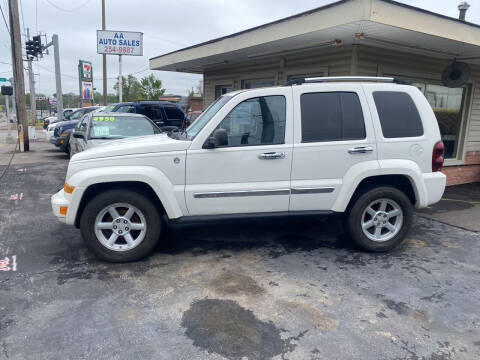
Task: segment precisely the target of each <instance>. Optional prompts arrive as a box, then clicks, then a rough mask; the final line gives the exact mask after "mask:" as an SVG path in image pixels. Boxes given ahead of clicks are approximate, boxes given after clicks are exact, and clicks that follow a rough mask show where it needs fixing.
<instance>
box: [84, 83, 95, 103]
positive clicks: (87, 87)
mask: <svg viewBox="0 0 480 360" xmlns="http://www.w3.org/2000/svg"><path fill="white" fill-rule="evenodd" d="M82 99H83V100H92V99H93V83H92V82H91V81H82Z"/></svg>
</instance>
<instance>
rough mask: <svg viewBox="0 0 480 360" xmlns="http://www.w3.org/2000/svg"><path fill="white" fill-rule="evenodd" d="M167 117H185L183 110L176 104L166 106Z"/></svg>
mask: <svg viewBox="0 0 480 360" xmlns="http://www.w3.org/2000/svg"><path fill="white" fill-rule="evenodd" d="M163 109H164V110H165V114H166V115H167V119H183V112H182V110H180V109H179V108H177V107H175V106H164V107H163Z"/></svg>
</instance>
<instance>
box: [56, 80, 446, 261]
mask: <svg viewBox="0 0 480 360" xmlns="http://www.w3.org/2000/svg"><path fill="white" fill-rule="evenodd" d="M99 121H102V119H101V117H99ZM106 121H108V122H110V123H109V124H108V127H107V126H106V131H108V128H109V127H110V128H111V126H112V124H111V122H112V121H115V119H114V117H113V118H112V117H111V116H109V117H108V118H106ZM106 125H107V124H106ZM443 151H444V146H443V143H442V142H441V140H440V131H439V128H438V125H437V121H436V118H435V115H434V113H433V111H432V109H431V107H430V105H429V103H428V102H427V100H426V99H425V97H424V96H423V95H422V93H421V92H420V91H419V90H418V89H417V88H415V87H413V86H409V85H406V84H405V82H404V81H401V80H397V79H394V78H362V77H343V78H311V79H298V80H295V81H292V82H289V83H287V84H285V86H279V87H270V88H260V89H253V90H242V91H234V92H231V93H228V94H226V95H223V96H222V97H220V98H219V99H217V100H216V101H215V102H214V103H213V104H212V105H210V106H209V107H208V108H207V109H206V110H205V111H204V112H203V113H202V114H201V116H200V117H199V118H197V119H196V120H195V122H194V123H193V124H192V125H190V127H188V129H186V131H177V132H170V133H168V134H167V133H162V134H159V135H151V136H146V137H140V138H132V139H125V140H117V141H112V142H109V143H107V144H105V145H102V146H98V147H96V148H93V149H90V150H87V151H84V152H81V153H79V154H76V155H75V156H73V158H72V159H71V161H70V164H69V166H68V171H67V175H66V182H65V185H64V188H63V189H62V190H60V191H59V192H58V193H56V194H55V195H53V196H52V200H51V202H52V208H53V212H54V214H55V215H56V216H57V217H58V218H59V219H60V220H62V221H63V222H65V223H67V224H70V225H75V226H77V227H79V228H80V230H81V234H82V237H83V238H84V240H85V241H86V242H87V244H88V245H89V246H90V247H91V249H92V250H93V251H94V252H95V253H96V254H97V255H98V256H99V257H100V258H102V259H104V260H106V261H112V262H121V261H133V260H137V259H140V258H142V257H144V256H146V255H147V254H149V253H150V252H151V251H152V249H153V248H154V246H155V245H156V243H157V242H158V241H159V238H160V233H161V231H162V226H163V225H162V221H161V219H162V217H163V216H165V217H166V218H167V219H168V220H169V221H174V220H175V221H184V220H192V219H197V220H198V219H202V220H206V219H208V218H217V219H218V217H219V216H222V217H225V216H228V217H234V216H239V217H240V216H241V217H245V216H258V215H260V214H263V215H281V214H285V215H290V214H335V213H344V218H345V228H346V231H347V232H348V234H349V236H350V237H351V238H352V239H353V240H354V241H355V242H356V243H357V244H358V245H359V246H360V247H362V248H364V249H367V250H371V251H387V250H390V249H392V248H394V247H395V246H397V245H398V244H400V243H401V242H402V241H403V239H404V238H405V236H406V234H407V232H408V230H409V228H410V227H411V224H412V212H413V207H416V208H422V207H426V206H428V205H430V204H433V203H435V202H437V201H439V200H440V198H441V196H442V194H443V191H444V189H445V182H446V178H445V175H444V174H442V173H441V172H440V170H441V168H442V166H443Z"/></svg>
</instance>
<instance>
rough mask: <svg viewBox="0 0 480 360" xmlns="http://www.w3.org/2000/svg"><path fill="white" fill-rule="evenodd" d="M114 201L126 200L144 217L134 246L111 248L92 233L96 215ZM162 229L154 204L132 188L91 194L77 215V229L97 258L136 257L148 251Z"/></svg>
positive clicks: (112, 259) (126, 259)
mask: <svg viewBox="0 0 480 360" xmlns="http://www.w3.org/2000/svg"><path fill="white" fill-rule="evenodd" d="M114 203H128V204H130V205H133V206H134V207H136V208H137V209H138V210H140V211H141V212H142V213H143V215H144V216H145V219H146V225H147V229H146V234H145V237H144V239H143V240H142V241H141V242H140V243H139V244H138V245H137V246H136V247H134V248H132V249H130V250H126V251H115V250H111V249H109V248H107V247H105V246H104V245H102V243H101V242H100V241H99V240H98V238H97V236H96V234H95V220H96V217H97V215H98V214H99V213H100V212H101V211H102V209H104V208H105V207H107V206H108V205H111V204H114ZM162 229H163V225H162V221H161V214H160V212H159V211H158V209H157V207H156V206H155V204H154V203H153V202H152V201H151V200H149V199H148V198H147V197H145V196H144V195H143V194H140V193H138V192H136V191H132V190H127V189H120V188H117V189H112V190H108V191H105V192H102V193H100V194H98V195H97V196H95V197H93V198H92V199H91V200H90V201H89V202H88V204H87V205H86V206H85V209H84V210H83V213H82V216H81V219H80V231H81V234H82V238H83V239H84V240H85V242H86V243H87V245H88V246H89V247H90V249H92V251H93V252H94V253H95V255H97V256H98V257H99V258H100V259H102V260H104V261H108V262H130V261H137V260H140V259H142V258H144V257H145V256H147V255H149V254H150V253H151V252H152V250H153V249H154V248H155V246H156V245H157V243H158V241H159V239H160V234H161V231H162Z"/></svg>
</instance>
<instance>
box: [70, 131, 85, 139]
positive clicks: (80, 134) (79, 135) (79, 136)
mask: <svg viewBox="0 0 480 360" xmlns="http://www.w3.org/2000/svg"><path fill="white" fill-rule="evenodd" d="M73 137H74V138H77V139H85V134H84V133H83V132H82V131H74V132H73Z"/></svg>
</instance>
